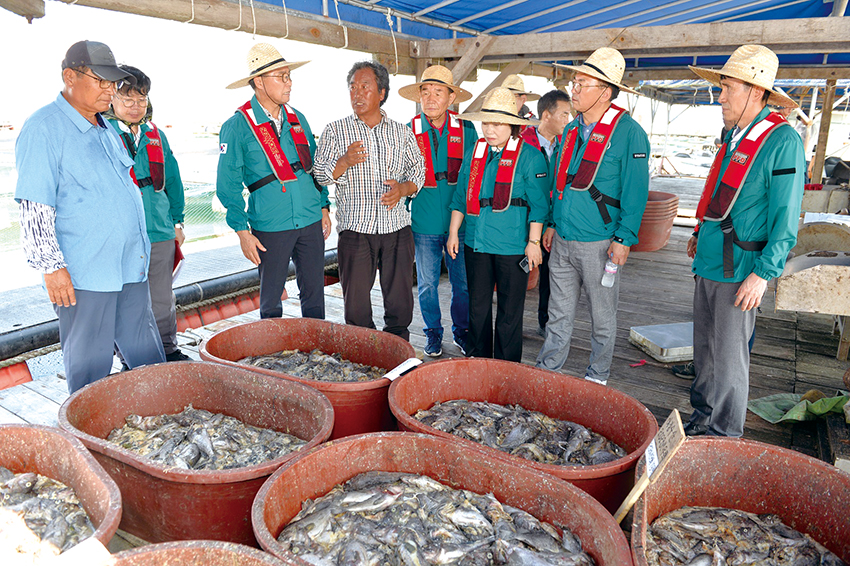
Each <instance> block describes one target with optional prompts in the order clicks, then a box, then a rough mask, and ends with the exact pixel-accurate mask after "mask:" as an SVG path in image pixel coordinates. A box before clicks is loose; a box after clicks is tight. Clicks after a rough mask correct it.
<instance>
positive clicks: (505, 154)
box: [466, 138, 528, 216]
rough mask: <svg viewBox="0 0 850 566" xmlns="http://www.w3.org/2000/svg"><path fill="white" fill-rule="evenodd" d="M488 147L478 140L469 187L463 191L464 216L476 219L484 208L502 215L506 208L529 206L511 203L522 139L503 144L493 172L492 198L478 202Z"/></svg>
mask: <svg viewBox="0 0 850 566" xmlns="http://www.w3.org/2000/svg"><path fill="white" fill-rule="evenodd" d="M489 145H490V144H488V143H487V141H486V140H485V139H484V138H481V139H479V140H478V143H477V144H476V145H475V151H474V152H473V154H472V163H471V164H470V170H469V185H468V188H467V190H466V213H467V214H469V215H471V216H478V215H479V214H480V213H481V209H482V208H483V207H486V206H489V207H492V209H493V212H504V211H505V210H507V209H508V207H509V206H525V207H527V206H528V203H526V201H525V200H523V199H518V198H515V199H512V198H511V193H512V192H513V183H514V173H515V172H516V165H517V162H519V153H520V151H521V150H522V146H523V141H522V139H516V138H510V139H508V143H506V144H505V149H504V150H503V151H502V156H501V158H500V159H499V168H498V169H497V170H496V184H495V186H494V187H493V196H492V198H484V199H483V198H480V197H479V195H480V194H481V182H482V181H483V180H484V169H485V168H486V167H487V155H488V152H489V151H490V150H489Z"/></svg>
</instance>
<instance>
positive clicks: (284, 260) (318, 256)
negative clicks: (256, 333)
mask: <svg viewBox="0 0 850 566" xmlns="http://www.w3.org/2000/svg"><path fill="white" fill-rule="evenodd" d="M251 233H252V234H254V236H256V237H257V239H258V240H260V243H261V244H263V247H264V248H266V251H264V252H259V254H260V265H259V267H258V268H257V269H258V270H259V272H260V318H280V317H281V316H283V304H282V303H281V301H280V297H281V295H283V289H284V286H285V285H286V278H287V276H288V275H289V259H290V258H292V262H293V263H294V264H295V280H296V282H297V283H298V299H299V301H301V316H303V317H305V318H322V319H323V318H325V238H324V236H323V234H322V222H321V221H319V222H315V223H313V224H310V225H309V226H305V227H304V228H296V229H294V230H283V231H281V232H260V231H259V230H251Z"/></svg>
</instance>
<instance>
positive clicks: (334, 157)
mask: <svg viewBox="0 0 850 566" xmlns="http://www.w3.org/2000/svg"><path fill="white" fill-rule="evenodd" d="M348 89H349V96H350V98H351V108H352V109H353V110H354V114H351V115H350V116H347V117H345V118H343V119H341V120H337V121H336V122H332V123H330V124H328V126H327V127H326V128H325V131H324V132H323V133H322V137H321V138H320V139H319V145H318V147H317V149H316V157H315V165H314V175H315V177H316V180H317V181H318V182H319V183H320V184H323V185H330V184H331V183H335V184H336V203H337V211H336V215H337V230H338V231H339V243H338V244H337V251H338V253H339V278H340V283H341V284H342V296H343V300H344V303H345V322H346V324H353V325H356V326H365V327H367V328H375V323H374V321H373V320H372V303H371V300H370V293H371V290H372V285H373V284H374V282H375V274H376V273H377V270H378V269H380V271H381V292H382V294H383V298H384V328H383V330H384V331H385V332H390V333H392V334H396V335H397V336H401V337H402V338H404V339H406V340H407V339H409V338H410V331H409V330H408V326H409V325H410V322H411V320H412V319H413V257H414V254H413V232H412V231H411V228H410V212H409V211H408V210H407V209H406V208H405V206H404V204H403V203H402V204H401V206H399V202H400V201H401V199H402V198H404V197H411V198H412V197H415V196H416V193H417V192H418V191H419V189H420V188H422V185H423V184H424V182H425V162H424V160H423V159H422V154H421V153H420V151H419V148H418V146H417V145H416V137H415V136H414V135H413V131H412V130H411V129H410V128H408V127H407V125H405V124H402V123H400V122H396V121H394V120H390V119H389V118H387V115H386V113H384V111H383V110H381V106H382V105H383V104H384V102H385V101H386V100H387V96H388V95H389V89H390V80H389V74H388V73H387V70H386V69H385V68H384V67H383V65H381V64H379V63H375V62H373V61H361V62H359V63H356V64H355V65H354V66H353V67H352V68H351V71H349V73H348Z"/></svg>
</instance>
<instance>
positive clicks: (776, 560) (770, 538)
mask: <svg viewBox="0 0 850 566" xmlns="http://www.w3.org/2000/svg"><path fill="white" fill-rule="evenodd" d="M646 538H647V544H646V558H647V562H648V563H649V565H650V566H660V565H664V566H668V565H670V566H676V565H690V566H715V565H729V566H733V565H734V566H743V565H748V564H759V565H777V566H786V565H787V566H807V565H811V566H816V565H821V564H830V565H833V566H838V565H842V564H844V562H842V561H841V560H840V559H839V558H838V557H837V556H835V555H834V554H833V553H831V552H830V551H829V550H827V549H826V548H825V547H824V546H822V545H820V544H819V543H818V542H816V541H815V540H814V539H812V538H811V537H810V536H808V535H807V534H804V533H801V532H799V531H796V530H794V529H792V528H791V527H789V526H788V525H785V524H784V523H782V521H781V519H780V518H779V516H777V515H772V514H764V515H755V514H753V513H747V512H745V511H740V510H737V509H723V508H715V507H682V508H680V509H676V510H674V511H671V512H669V513H667V514H665V515H662V516H661V517H658V518H657V519H656V520H655V521H653V523H652V525H651V526H650V527H649V529H647V537H646Z"/></svg>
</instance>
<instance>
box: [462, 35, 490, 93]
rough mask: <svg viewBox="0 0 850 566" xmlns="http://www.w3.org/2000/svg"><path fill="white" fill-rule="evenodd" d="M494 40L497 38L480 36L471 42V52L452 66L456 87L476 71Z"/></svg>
mask: <svg viewBox="0 0 850 566" xmlns="http://www.w3.org/2000/svg"><path fill="white" fill-rule="evenodd" d="M494 39H496V38H495V37H494V36H492V35H480V36H478V37H476V38H474V39H473V40H472V41H471V42H470V44H469V50H468V51H467V52H466V53H464V54H463V56H462V57H461V58H460V60H458V62H457V63H455V64H454V66H452V79H453V80H454V81H455V84H456V85H459V84H461V83H462V82H463V81H465V80H466V79H467V78H468V77H469V75H470V73H472V71H473V70H475V67H476V66H477V65H478V63H479V61H481V58H482V57H483V56H484V54H485V53H487V49H488V48H489V47H490V44H491V43H493V40H494Z"/></svg>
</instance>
